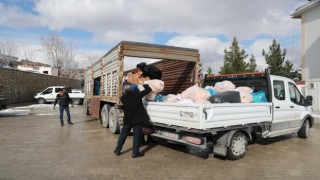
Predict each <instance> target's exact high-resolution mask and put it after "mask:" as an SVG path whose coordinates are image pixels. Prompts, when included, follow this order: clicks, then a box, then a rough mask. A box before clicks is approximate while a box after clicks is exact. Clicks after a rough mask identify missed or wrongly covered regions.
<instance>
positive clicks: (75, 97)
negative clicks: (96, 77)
mask: <svg viewBox="0 0 320 180" xmlns="http://www.w3.org/2000/svg"><path fill="white" fill-rule="evenodd" d="M62 88H64V87H63V86H50V87H48V88H46V89H45V90H43V91H41V92H40V93H37V94H35V95H34V100H35V101H37V102H38V103H39V104H44V103H47V102H54V100H55V99H56V96H57V94H58V93H59V91H60V90H61V89H62ZM70 89H71V88H70ZM69 96H70V98H71V99H72V103H73V104H75V105H78V104H82V103H83V98H84V93H83V90H80V89H71V92H69Z"/></svg>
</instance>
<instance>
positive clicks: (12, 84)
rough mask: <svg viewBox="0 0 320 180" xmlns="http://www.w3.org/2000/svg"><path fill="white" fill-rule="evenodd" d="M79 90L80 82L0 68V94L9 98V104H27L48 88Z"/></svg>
mask: <svg viewBox="0 0 320 180" xmlns="http://www.w3.org/2000/svg"><path fill="white" fill-rule="evenodd" d="M64 85H66V86H71V87H72V88H75V89H79V88H81V81H77V80H73V79H67V78H62V77H57V76H50V75H45V74H38V73H32V72H26V71H20V70H15V69H8V68H1V67H0V94H4V95H7V96H9V97H10V100H11V103H27V102H32V101H33V96H34V95H35V94H36V93H38V92H40V91H42V90H44V89H45V88H47V87H48V86H64Z"/></svg>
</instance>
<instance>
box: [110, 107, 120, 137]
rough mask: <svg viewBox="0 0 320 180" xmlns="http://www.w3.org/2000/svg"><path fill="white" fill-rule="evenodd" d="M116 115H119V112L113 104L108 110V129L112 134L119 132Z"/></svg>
mask: <svg viewBox="0 0 320 180" xmlns="http://www.w3.org/2000/svg"><path fill="white" fill-rule="evenodd" d="M118 116H119V113H118V111H117V109H116V108H115V107H114V106H113V107H111V108H110V112H109V130H110V132H112V133H113V134H118V133H119V132H120V125H119V122H118Z"/></svg>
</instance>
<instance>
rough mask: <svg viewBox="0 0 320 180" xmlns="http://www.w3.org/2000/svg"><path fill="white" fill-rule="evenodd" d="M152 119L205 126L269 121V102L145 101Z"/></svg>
mask: <svg viewBox="0 0 320 180" xmlns="http://www.w3.org/2000/svg"><path fill="white" fill-rule="evenodd" d="M145 107H146V109H147V112H148V114H149V116H150V119H151V122H153V123H160V124H166V125H168V126H180V127H186V128H190V129H191V128H193V129H200V130H207V129H211V128H219V127H230V126H236V125H246V124H252V123H255V124H257V123H262V122H271V121H272V112H271V108H272V103H224V104H210V103H207V104H179V103H165V102H146V103H145Z"/></svg>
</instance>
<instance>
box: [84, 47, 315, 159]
mask: <svg viewBox="0 0 320 180" xmlns="http://www.w3.org/2000/svg"><path fill="white" fill-rule="evenodd" d="M127 57H137V58H152V59H159V61H158V62H155V63H153V64H152V65H154V66H156V67H158V68H159V69H160V70H161V71H162V80H163V81H164V83H165V87H164V90H163V91H162V92H161V93H162V94H163V95H167V94H177V93H181V92H182V91H184V90H185V89H187V88H188V87H191V86H193V85H195V84H200V81H201V80H200V79H201V78H200V66H199V63H200V54H199V51H198V50H197V49H189V48H182V47H173V46H163V45H156V44H146V43H138V42H128V41H122V42H120V43H119V44H118V45H117V46H115V47H114V48H113V49H111V50H110V51H109V52H107V53H106V54H105V55H104V56H103V57H102V58H100V59H99V60H98V61H97V62H96V63H95V64H93V65H92V66H91V67H89V68H88V69H87V70H86V77H85V86H84V87H85V100H84V112H85V114H87V115H88V114H91V115H92V116H94V117H96V118H97V119H100V121H101V123H102V124H103V127H105V128H109V130H110V131H111V132H112V133H119V131H120V129H121V126H122V123H123V109H122V108H121V107H122V104H121V102H120V97H121V96H122V90H123V85H124V82H123V76H124V75H125V74H126V71H125V69H126V68H125V62H130V61H131V60H132V59H131V58H128V59H126V58H127ZM223 80H229V81H231V82H232V83H233V84H235V85H236V86H237V87H239V86H247V87H250V88H252V89H254V92H257V91H263V92H264V93H265V94H266V99H267V102H265V103H219V104H218V103H215V104H174V103H165V102H145V107H146V109H147V111H148V114H149V116H150V119H151V122H152V124H153V127H154V133H153V134H152V136H154V137H158V138H163V139H166V140H168V141H170V142H177V143H182V144H188V145H193V146H197V147H200V148H207V147H208V145H210V144H211V145H213V153H214V154H216V155H221V156H225V157H227V158H228V159H231V160H235V159H240V158H242V157H243V156H244V155H245V153H246V150H247V145H248V142H250V141H253V139H254V137H261V138H268V137H275V136H280V135H284V134H289V133H297V132H298V136H299V137H301V138H306V137H308V132H309V128H310V127H312V126H313V117H312V116H311V107H310V105H311V104H312V97H310V96H309V97H306V98H304V97H303V96H302V95H301V94H300V92H299V90H298V89H297V87H296V85H295V83H294V82H293V81H292V80H291V79H288V78H285V77H279V76H273V75H269V73H268V71H266V72H262V73H247V74H239V75H220V76H211V77H205V79H204V81H203V86H207V85H212V86H214V85H215V83H216V82H220V81H223Z"/></svg>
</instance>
